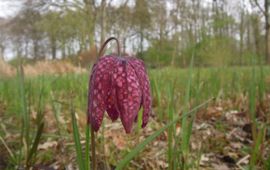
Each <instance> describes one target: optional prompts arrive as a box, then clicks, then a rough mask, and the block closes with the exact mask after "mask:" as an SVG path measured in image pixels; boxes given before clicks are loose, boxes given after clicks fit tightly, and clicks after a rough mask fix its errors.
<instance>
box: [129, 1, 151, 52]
mask: <svg viewBox="0 0 270 170" xmlns="http://www.w3.org/2000/svg"><path fill="white" fill-rule="evenodd" d="M133 24H134V25H135V27H136V30H137V32H138V33H139V36H140V53H141V54H142V52H143V50H144V49H143V40H144V36H145V31H146V29H148V28H149V27H150V26H151V15H150V12H149V5H148V1H146V0H136V2H135V8H134V13H133Z"/></svg>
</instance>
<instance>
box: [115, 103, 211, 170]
mask: <svg viewBox="0 0 270 170" xmlns="http://www.w3.org/2000/svg"><path fill="white" fill-rule="evenodd" d="M212 100H213V98H211V99H209V100H207V101H206V102H204V103H202V104H200V105H198V106H197V107H195V108H194V109H192V110H191V111H190V112H189V113H187V114H185V115H183V116H188V115H190V114H191V113H193V112H195V111H197V110H198V109H200V108H202V107H204V106H205V105H207V104H208V103H209V102H210V101H212ZM183 116H178V117H177V118H175V119H174V120H173V121H171V122H170V123H168V124H167V125H166V126H164V127H163V128H161V129H159V130H158V131H156V132H154V133H153V134H152V135H150V136H148V137H147V138H146V139H145V140H144V141H143V142H141V143H140V144H138V145H137V146H136V147H135V148H134V149H133V150H131V151H130V152H129V153H128V154H127V155H126V156H125V158H124V159H123V160H121V161H120V162H119V163H118V164H117V166H116V168H115V169H116V170H121V169H123V168H124V167H125V166H126V165H127V164H128V163H129V162H130V161H131V160H132V159H133V158H134V157H135V156H137V155H138V154H139V153H140V151H142V150H143V149H144V148H145V146H146V145H147V144H149V143H150V142H152V141H153V140H155V139H156V138H157V137H158V136H159V135H160V134H161V133H162V132H164V131H165V130H166V129H168V128H169V127H170V126H171V125H173V124H175V123H176V122H178V121H179V120H180V119H181V118H182V117H183Z"/></svg>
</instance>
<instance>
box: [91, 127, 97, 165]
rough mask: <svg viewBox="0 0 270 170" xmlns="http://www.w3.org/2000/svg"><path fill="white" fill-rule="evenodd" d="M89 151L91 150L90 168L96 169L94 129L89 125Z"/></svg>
mask: <svg viewBox="0 0 270 170" xmlns="http://www.w3.org/2000/svg"><path fill="white" fill-rule="evenodd" d="M91 151H92V169H93V170H96V169H97V161H96V146H95V131H94V129H93V128H92V127H91Z"/></svg>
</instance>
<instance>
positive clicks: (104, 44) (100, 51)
mask: <svg viewBox="0 0 270 170" xmlns="http://www.w3.org/2000/svg"><path fill="white" fill-rule="evenodd" d="M111 40H115V41H116V44H117V55H118V56H120V44H119V41H118V39H117V38H115V37H110V38H108V39H107V40H106V41H105V42H104V43H103V44H102V46H101V48H100V50H99V53H98V58H99V57H100V56H101V55H102V52H103V50H104V48H105V47H106V45H107V44H108V43H109V42H110V41H111Z"/></svg>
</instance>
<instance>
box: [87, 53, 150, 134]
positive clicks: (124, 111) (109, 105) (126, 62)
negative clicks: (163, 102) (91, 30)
mask: <svg viewBox="0 0 270 170" xmlns="http://www.w3.org/2000/svg"><path fill="white" fill-rule="evenodd" d="M141 107H143V120H142V127H145V126H146V124H147V122H148V118H149V113H150V111H151V94H150V83H149V79H148V76H147V73H146V69H145V66H144V63H143V61H142V60H139V59H137V58H135V57H117V56H113V55H109V56H104V57H101V58H100V59H99V60H98V61H97V63H96V64H95V65H94V66H93V68H92V73H91V77H90V81H89V92H88V122H89V123H90V124H91V125H92V128H93V129H94V130H95V131H98V129H99V127H100V125H101V123H102V119H103V116H104V112H105V111H106V112H107V113H108V115H109V117H110V118H111V119H112V120H113V121H114V120H116V119H117V118H118V117H119V116H120V118H121V121H122V124H123V126H124V128H125V131H126V133H130V132H131V130H132V124H133V122H134V121H136V120H137V115H138V112H139V110H140V108H141Z"/></svg>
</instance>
